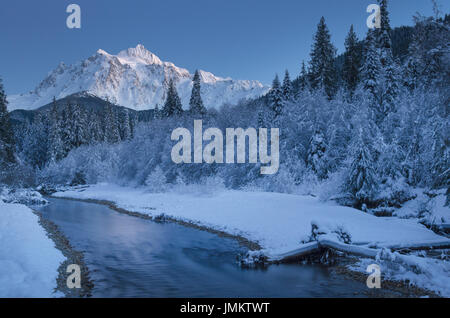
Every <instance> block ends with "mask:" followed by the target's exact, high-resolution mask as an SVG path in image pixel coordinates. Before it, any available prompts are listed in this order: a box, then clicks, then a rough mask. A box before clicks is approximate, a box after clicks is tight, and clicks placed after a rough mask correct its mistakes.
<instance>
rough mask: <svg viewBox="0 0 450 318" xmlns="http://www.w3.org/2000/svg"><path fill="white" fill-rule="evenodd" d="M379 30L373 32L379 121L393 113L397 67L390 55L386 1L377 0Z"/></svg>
mask: <svg viewBox="0 0 450 318" xmlns="http://www.w3.org/2000/svg"><path fill="white" fill-rule="evenodd" d="M379 4H380V16H381V17H380V18H381V24H380V28H379V29H377V30H376V31H375V37H376V44H377V48H378V57H379V60H380V65H381V70H382V72H381V74H380V75H381V76H382V80H381V81H380V84H381V88H380V92H379V93H380V103H379V114H380V115H381V118H379V121H382V120H384V118H385V117H386V116H387V115H388V114H389V113H390V112H393V111H395V99H396V97H397V95H398V78H397V66H396V62H395V60H394V55H393V53H392V42H391V26H390V22H389V21H390V20H389V11H388V0H379Z"/></svg>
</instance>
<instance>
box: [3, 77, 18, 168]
mask: <svg viewBox="0 0 450 318" xmlns="http://www.w3.org/2000/svg"><path fill="white" fill-rule="evenodd" d="M14 150H15V145H14V133H13V130H12V128H11V123H10V120H9V113H8V101H7V99H6V94H5V91H4V89H3V82H2V80H1V78H0V164H2V163H3V164H7V165H8V164H13V163H15V162H16V157H15V155H14Z"/></svg>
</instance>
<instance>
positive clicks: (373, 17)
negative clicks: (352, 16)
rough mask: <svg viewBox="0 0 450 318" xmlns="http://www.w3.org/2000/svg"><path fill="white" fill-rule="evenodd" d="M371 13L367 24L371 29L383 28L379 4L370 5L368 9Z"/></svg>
mask: <svg viewBox="0 0 450 318" xmlns="http://www.w3.org/2000/svg"><path fill="white" fill-rule="evenodd" d="M366 11H367V13H370V15H369V17H368V18H367V21H366V24H367V27H368V28H369V29H379V28H381V8H380V6H379V5H378V4H369V5H368V6H367V9H366Z"/></svg>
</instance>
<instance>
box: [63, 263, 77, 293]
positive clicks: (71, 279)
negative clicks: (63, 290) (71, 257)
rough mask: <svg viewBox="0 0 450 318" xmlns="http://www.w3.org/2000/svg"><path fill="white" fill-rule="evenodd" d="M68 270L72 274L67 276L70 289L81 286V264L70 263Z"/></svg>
mask: <svg viewBox="0 0 450 318" xmlns="http://www.w3.org/2000/svg"><path fill="white" fill-rule="evenodd" d="M66 272H67V273H68V274H70V275H69V276H68V277H67V281H66V285H67V288H69V289H74V288H81V268H80V265H77V264H70V265H69V266H67V270H66Z"/></svg>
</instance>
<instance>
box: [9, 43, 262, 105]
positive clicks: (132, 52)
mask: <svg viewBox="0 0 450 318" xmlns="http://www.w3.org/2000/svg"><path fill="white" fill-rule="evenodd" d="M199 72H200V77H201V81H202V97H203V102H204V104H205V106H206V107H207V108H217V107H220V106H222V105H223V104H226V103H230V104H236V103H237V102H238V101H239V100H241V99H247V98H254V97H258V96H260V95H263V94H264V93H266V92H267V91H268V90H269V87H267V86H264V85H263V84H261V83H260V82H258V81H248V80H233V79H231V78H221V77H217V76H215V75H214V74H211V73H209V72H205V71H202V70H200V71H199ZM170 79H173V80H174V81H175V82H176V83H177V89H178V93H179V95H180V98H181V101H182V103H183V107H184V108H188V105H189V99H190V96H191V90H192V79H193V74H191V73H189V71H188V70H186V69H184V68H180V67H177V66H175V65H174V64H173V63H170V62H163V61H161V60H160V59H159V57H157V56H156V55H155V54H153V53H151V52H150V51H148V50H147V49H145V48H144V46H143V45H141V44H139V45H137V47H136V48H130V49H128V50H124V51H122V52H120V53H119V54H117V55H112V54H109V53H107V52H105V51H103V50H98V51H97V53H96V54H95V55H93V56H91V57H89V58H88V59H86V60H84V61H81V62H78V63H75V64H73V65H66V64H64V63H60V64H59V66H58V67H57V68H56V69H55V70H53V71H52V72H50V73H49V74H48V76H47V77H46V78H45V79H44V80H43V81H42V82H41V83H40V84H39V85H38V86H37V87H36V88H35V89H34V90H33V91H31V92H29V93H25V94H20V95H12V96H10V97H9V98H8V100H9V107H8V108H9V110H11V111H12V110H15V109H27V110H32V109H36V108H39V107H41V106H44V105H46V104H48V103H50V102H51V101H52V100H53V97H55V98H56V99H60V98H64V97H66V96H68V95H72V94H74V93H79V92H86V93H89V94H92V95H95V96H97V97H100V98H103V99H107V100H109V101H110V102H112V103H114V104H117V105H120V106H125V107H128V108H131V109H134V110H147V109H153V108H155V107H156V105H158V106H159V107H160V108H161V107H162V105H163V104H164V100H165V97H166V90H167V87H168V83H169V80H170Z"/></svg>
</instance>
